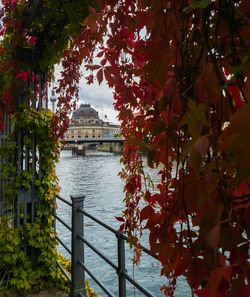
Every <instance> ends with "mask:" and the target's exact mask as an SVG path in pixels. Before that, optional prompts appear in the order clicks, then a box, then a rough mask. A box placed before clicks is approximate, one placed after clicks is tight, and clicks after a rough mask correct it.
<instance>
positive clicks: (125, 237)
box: [77, 208, 159, 260]
mask: <svg viewBox="0 0 250 297" xmlns="http://www.w3.org/2000/svg"><path fill="white" fill-rule="evenodd" d="M77 210H78V211H80V212H81V213H82V214H84V215H86V216H87V217H88V218H90V219H91V220H93V221H94V222H96V223H97V224H99V225H101V226H103V227H104V228H106V229H108V230H109V231H111V232H112V233H114V234H116V236H117V237H118V236H121V237H122V238H123V239H125V240H126V241H127V242H129V240H128V236H126V235H125V234H124V233H122V232H121V233H119V232H118V231H117V230H115V229H114V228H112V227H110V226H108V225H107V224H105V223H103V222H102V221H100V220H98V219H97V218H95V217H94V216H92V215H91V214H90V213H88V212H86V211H85V210H83V209H80V208H78V209H77ZM140 247H141V249H142V251H143V252H145V253H146V254H148V255H149V256H151V257H153V258H155V259H156V260H159V259H158V257H157V256H156V255H154V254H152V253H151V252H150V250H149V249H148V248H146V247H144V246H143V245H141V246H140Z"/></svg>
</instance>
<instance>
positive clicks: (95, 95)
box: [49, 65, 118, 123]
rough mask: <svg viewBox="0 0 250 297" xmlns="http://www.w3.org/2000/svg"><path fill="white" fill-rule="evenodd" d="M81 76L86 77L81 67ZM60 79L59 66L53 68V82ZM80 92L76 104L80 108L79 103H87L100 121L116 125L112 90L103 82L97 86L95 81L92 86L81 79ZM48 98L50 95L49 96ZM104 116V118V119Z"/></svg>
mask: <svg viewBox="0 0 250 297" xmlns="http://www.w3.org/2000/svg"><path fill="white" fill-rule="evenodd" d="M82 72H83V76H86V72H85V71H84V68H83V67H82ZM59 77H60V66H58V65H57V66H56V67H55V82H56V81H57V79H59ZM79 86H80V91H79V102H78V103H77V105H78V106H80V104H81V103H89V104H90V105H91V106H92V107H93V108H95V109H96V110H97V111H98V112H99V116H100V118H101V119H104V120H105V121H109V122H112V123H118V119H117V115H118V113H117V111H115V110H114V106H113V104H114V99H113V90H112V89H110V88H109V87H108V86H107V84H106V82H105V80H103V82H102V83H101V85H99V84H98V82H97V81H95V82H94V83H93V84H92V85H88V84H87V82H86V80H85V79H84V78H82V79H81V80H80V85H79ZM49 97H50V94H49ZM105 116H106V117H105Z"/></svg>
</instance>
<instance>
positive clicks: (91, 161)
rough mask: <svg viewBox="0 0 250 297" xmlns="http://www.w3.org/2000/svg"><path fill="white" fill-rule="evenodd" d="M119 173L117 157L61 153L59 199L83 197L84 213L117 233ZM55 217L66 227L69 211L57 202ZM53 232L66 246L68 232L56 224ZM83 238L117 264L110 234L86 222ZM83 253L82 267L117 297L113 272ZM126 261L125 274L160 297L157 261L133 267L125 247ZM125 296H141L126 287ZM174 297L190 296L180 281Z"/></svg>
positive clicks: (164, 281) (162, 281) (120, 197)
mask: <svg viewBox="0 0 250 297" xmlns="http://www.w3.org/2000/svg"><path fill="white" fill-rule="evenodd" d="M120 170H121V164H120V156H119V155H114V154H110V153H100V152H96V151H87V155H86V156H85V157H82V156H72V155H71V152H70V151H62V153H61V160H60V163H59V164H58V166H57V174H58V177H59V181H60V185H61V193H60V195H61V196H62V197H63V198H65V199H69V200H70V197H69V196H70V195H79V194H83V195H85V196H86V198H85V203H84V207H85V210H86V211H88V212H89V213H90V214H92V215H93V216H95V217H97V218H99V219H100V220H102V221H103V222H105V223H106V224H108V225H110V226H112V227H114V228H115V229H118V227H119V223H118V222H117V221H116V219H115V216H119V215H120V214H121V211H122V209H123V202H122V200H123V196H124V195H123V182H122V181H121V179H120V178H119V177H118V172H119V171H120ZM57 213H58V215H59V216H60V217H61V218H63V219H64V220H65V221H66V222H67V223H68V224H70V220H71V211H70V208H69V207H68V206H67V205H65V204H63V203H61V202H60V201H59V202H58V211H57ZM57 231H58V233H59V236H60V237H61V239H62V240H63V241H64V242H65V243H66V244H67V245H68V246H69V245H70V233H69V232H68V230H67V229H66V228H64V227H63V226H62V225H61V224H60V223H57ZM85 237H86V238H87V240H88V241H90V242H91V243H92V244H94V245H95V246H96V247H97V248H98V249H100V250H101V251H102V253H104V254H105V255H106V256H107V257H108V258H110V259H111V260H112V261H113V262H114V263H115V264H116V263H117V251H116V247H117V243H116V238H115V236H114V235H113V234H112V233H110V232H109V231H108V230H105V229H103V228H102V227H100V226H98V225H97V224H95V223H94V222H92V221H90V220H88V219H87V218H86V219H85ZM146 241H147V240H146ZM145 245H146V242H145ZM69 247H70V246H69ZM60 251H62V252H64V253H65V255H66V256H68V255H67V252H65V251H64V250H63V249H60ZM85 253H86V256H85V264H86V266H87V267H88V268H90V269H91V271H92V272H93V273H94V275H96V276H97V278H98V279H100V280H101V281H102V282H103V283H104V284H105V286H106V287H108V289H109V290H110V291H111V292H112V293H113V294H114V295H115V296H118V292H117V288H118V283H117V275H116V272H115V271H114V270H113V269H112V268H111V267H110V266H109V265H108V264H106V263H105V262H104V261H103V260H102V259H101V258H99V257H98V256H97V255H95V254H94V253H93V252H92V251H91V250H89V249H88V248H87V247H85ZM126 259H127V263H126V265H127V270H128V273H130V274H131V276H133V277H134V278H135V279H136V280H137V281H138V282H139V283H140V284H141V285H143V286H144V287H146V288H147V289H148V290H149V291H151V292H152V293H153V295H154V296H156V297H158V296H164V294H163V293H162V292H161V291H160V287H161V286H162V285H163V284H167V279H166V278H164V277H161V276H160V265H159V263H158V261H157V260H155V259H153V258H152V257H149V256H147V255H143V257H142V260H141V265H140V266H139V267H133V264H132V261H131V259H132V254H131V251H130V249H129V247H128V246H126ZM87 279H88V276H87ZM91 286H93V287H94V288H95V289H96V290H97V291H98V293H99V294H100V295H101V296H106V294H105V293H104V292H102V290H101V289H99V288H98V287H97V286H96V285H95V283H94V281H91ZM127 296H131V297H132V296H138V297H139V296H144V295H143V294H141V293H140V292H139V291H137V290H133V289H132V288H131V287H130V286H129V285H127ZM175 296H176V297H186V296H187V297H188V296H191V294H190V289H189V288H188V287H187V286H186V285H185V282H184V281H183V280H181V281H180V282H179V283H178V284H177V290H176V294H175Z"/></svg>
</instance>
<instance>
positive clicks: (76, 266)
mask: <svg viewBox="0 0 250 297" xmlns="http://www.w3.org/2000/svg"><path fill="white" fill-rule="evenodd" d="M70 197H71V201H72V202H69V201H67V200H65V199H63V198H62V197H58V199H59V200H60V201H62V202H63V203H65V204H67V205H68V206H70V207H71V208H72V217H71V220H72V225H71V226H69V225H68V224H67V223H65V222H64V221H63V220H62V219H61V218H60V217H59V216H57V214H56V213H55V214H54V216H55V218H56V219H57V220H58V221H59V222H60V223H62V224H63V225H64V226H65V227H66V228H67V229H68V230H69V231H70V233H71V250H70V249H69V248H68V247H67V246H66V245H65V244H64V243H63V242H62V241H61V239H60V238H59V237H58V236H56V239H57V240H58V242H59V243H60V244H61V245H62V246H63V247H64V248H65V250H66V251H67V252H68V253H69V254H70V255H71V277H70V276H69V275H68V273H67V272H66V271H65V270H64V268H63V267H62V266H61V265H60V263H59V262H58V263H57V264H58V267H59V268H60V270H61V271H62V273H63V274H64V275H65V277H66V278H67V279H68V281H69V283H70V288H71V289H70V296H71V297H83V296H86V291H85V272H86V273H87V274H88V275H89V276H90V277H91V278H92V279H93V280H94V281H95V282H96V284H97V285H98V286H99V287H100V288H101V289H102V290H103V291H104V292H105V293H106V294H107V296H109V297H117V296H115V295H114V294H113V293H112V292H111V291H110V290H109V289H108V288H107V287H106V286H105V285H104V284H103V282H102V281H101V280H100V279H98V278H97V277H96V276H95V275H94V274H93V273H92V272H91V270H90V269H89V268H88V267H87V266H86V265H85V261H84V245H86V246H88V247H89V248H90V249H91V250H92V251H93V252H94V253H95V254H96V255H98V256H99V257H100V258H102V259H103V260H104V261H105V262H106V263H107V264H108V265H109V266H110V267H111V268H112V269H114V270H115V271H116V273H117V277H118V292H119V297H126V296H127V295H126V282H129V283H130V284H131V285H132V286H133V287H135V288H137V289H138V290H139V291H140V292H141V293H143V294H144V296H147V297H154V295H153V294H152V293H151V292H149V291H148V290H147V289H146V288H144V287H143V286H141V285H140V284H139V283H138V282H137V281H135V280H134V279H133V277H132V276H130V275H129V274H128V272H127V270H126V260H125V258H126V257H125V242H128V237H127V236H126V235H125V234H124V233H121V232H119V231H117V230H115V229H114V228H112V227H110V226H109V225H107V224H105V223H103V222H102V221H100V220H99V219H97V218H95V217H94V216H92V215H91V214H89V213H88V212H86V211H85V210H84V208H83V206H84V198H85V197H84V196H70ZM85 216H86V217H88V218H89V219H90V220H92V221H94V222H95V223H97V224H98V225H100V226H102V227H103V228H104V229H106V230H108V231H109V232H111V233H113V235H114V237H116V239H117V257H118V259H117V260H118V261H117V264H115V263H113V262H112V261H111V260H110V259H109V258H107V257H106V256H105V255H104V254H103V253H102V252H101V251H100V250H98V249H97V248H96V247H95V246H94V245H93V244H92V243H91V242H89V241H88V240H87V239H86V238H85V237H84V217H85ZM141 249H142V251H143V252H145V253H146V254H148V255H150V256H151V257H153V258H155V259H157V260H158V258H157V256H155V255H153V254H152V253H151V252H150V251H149V250H148V249H147V248H145V247H143V246H142V247H141Z"/></svg>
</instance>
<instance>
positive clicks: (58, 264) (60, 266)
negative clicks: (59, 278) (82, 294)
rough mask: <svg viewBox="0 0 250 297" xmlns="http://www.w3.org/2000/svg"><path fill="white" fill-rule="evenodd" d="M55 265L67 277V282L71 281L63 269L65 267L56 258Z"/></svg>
mask: <svg viewBox="0 0 250 297" xmlns="http://www.w3.org/2000/svg"><path fill="white" fill-rule="evenodd" d="M56 264H57V266H58V267H59V268H60V270H61V271H62V273H63V275H64V276H65V277H66V278H67V280H68V282H69V283H71V278H70V277H69V275H68V273H67V272H66V271H65V269H64V268H63V267H62V265H61V264H60V263H59V262H58V261H57V260H56Z"/></svg>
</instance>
